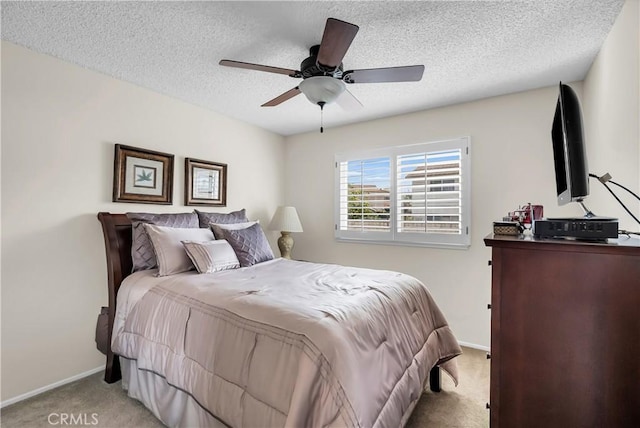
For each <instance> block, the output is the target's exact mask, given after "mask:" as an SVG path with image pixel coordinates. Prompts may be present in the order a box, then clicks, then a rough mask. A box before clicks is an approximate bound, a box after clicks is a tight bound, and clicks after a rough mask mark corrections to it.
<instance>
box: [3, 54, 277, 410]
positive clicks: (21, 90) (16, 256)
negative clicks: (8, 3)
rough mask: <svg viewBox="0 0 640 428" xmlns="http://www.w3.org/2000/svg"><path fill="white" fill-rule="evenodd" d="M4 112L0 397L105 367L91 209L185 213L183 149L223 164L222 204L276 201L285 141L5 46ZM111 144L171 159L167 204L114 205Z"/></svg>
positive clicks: (260, 214) (102, 269) (253, 209)
mask: <svg viewBox="0 0 640 428" xmlns="http://www.w3.org/2000/svg"><path fill="white" fill-rule="evenodd" d="M2 115H3V116H2V398H1V399H2V400H3V401H4V400H8V399H11V398H13V397H16V396H19V395H21V394H24V393H27V392H29V391H32V390H34V389H36V388H40V387H43V386H46V385H49V384H51V383H54V382H57V381H60V380H62V379H66V378H69V377H71V376H74V375H77V374H79V373H82V372H85V371H88V370H91V369H94V368H96V367H98V366H100V365H102V364H103V363H104V357H103V356H102V355H101V354H100V353H99V352H98V351H96V349H95V344H94V342H93V334H94V329H95V322H96V317H97V314H98V312H99V310H100V306H101V305H106V304H107V271H106V261H105V260H106V259H105V250H104V241H103V238H102V232H101V228H100V223H99V222H98V220H97V218H96V214H97V213H98V212H99V211H111V212H127V211H147V212H170V211H171V212H188V211H192V207H185V206H184V194H183V192H184V190H183V188H184V158H185V157H194V158H199V159H207V160H211V161H216V162H224V163H227V164H228V165H229V182H228V200H227V207H226V208H223V209H219V211H230V210H234V209H239V208H243V207H244V208H247V211H248V215H249V216H250V217H251V218H259V219H260V220H261V221H262V222H268V221H269V220H270V217H271V215H272V214H273V212H274V211H275V208H276V207H277V205H279V204H281V203H282V202H283V201H284V192H283V190H284V179H283V177H284V174H283V172H282V171H281V165H282V162H283V160H284V141H283V138H282V137H280V136H278V135H275V134H272V133H270V132H267V131H264V130H261V129H259V128H257V127H254V126H250V125H247V124H245V123H242V122H239V121H236V120H232V119H229V118H227V117H225V116H222V115H219V114H216V113H213V112H211V111H207V110H204V109H201V108H198V107H195V106H193V105H189V104H186V103H183V102H181V101H178V100H175V99H172V98H169V97H166V96H163V95H160V94H157V93H154V92H151V91H148V90H145V89H142V88H140V87H137V86H134V85H131V84H128V83H124V82H122V81H118V80H115V79H112V78H109V77H106V76H104V75H101V74H98V73H95V72H92V71H89V70H86V69H83V68H80V67H77V66H74V65H71V64H69V63H66V62H63V61H60V60H57V59H54V58H52V57H48V56H44V55H40V54H36V53H34V52H32V51H30V50H27V49H24V48H22V47H18V46H16V45H13V44H10V43H6V42H2ZM114 143H121V144H127V145H132V146H136V147H144V148H148V149H153V150H157V151H161V152H168V153H173V154H175V155H176V158H175V162H176V163H175V171H174V177H175V179H174V194H173V197H174V199H173V200H174V204H173V206H163V205H140V204H122V203H121V204H116V203H112V202H111V194H112V183H113V182H112V174H113V152H114ZM211 210H212V211H214V210H215V209H211ZM271 238H272V239H273V238H274V236H271Z"/></svg>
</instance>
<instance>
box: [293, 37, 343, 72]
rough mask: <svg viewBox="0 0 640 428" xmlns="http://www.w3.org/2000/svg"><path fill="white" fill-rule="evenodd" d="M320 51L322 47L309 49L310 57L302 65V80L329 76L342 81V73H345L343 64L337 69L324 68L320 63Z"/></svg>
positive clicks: (316, 46) (317, 46)
mask: <svg viewBox="0 0 640 428" xmlns="http://www.w3.org/2000/svg"><path fill="white" fill-rule="evenodd" d="M319 49H320V45H314V46H311V49H309V57H308V58H306V59H305V60H304V61H302V62H301V63H300V70H301V71H300V72H301V74H302V78H303V79H306V78H307V77H314V76H329V77H335V78H336V79H342V73H343V72H344V70H343V68H342V63H340V65H339V66H338V67H335V68H334V67H327V66H323V65H322V64H320V63H319V62H318V50H319Z"/></svg>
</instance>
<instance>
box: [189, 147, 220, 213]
mask: <svg viewBox="0 0 640 428" xmlns="http://www.w3.org/2000/svg"><path fill="white" fill-rule="evenodd" d="M184 170H185V172H184V177H185V179H184V204H185V205H206V206H217V207H226V206H227V164H224V163H216V162H209V161H204V160H199V159H192V158H186V159H185V160H184Z"/></svg>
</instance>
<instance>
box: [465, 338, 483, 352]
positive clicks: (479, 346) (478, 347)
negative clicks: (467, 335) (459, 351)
mask: <svg viewBox="0 0 640 428" xmlns="http://www.w3.org/2000/svg"><path fill="white" fill-rule="evenodd" d="M458 344H459V345H460V346H465V347H467V348H473V349H479V350H481V351H487V352H489V351H490V350H491V348H489V347H488V346H482V345H476V344H475V343H469V342H462V341H460V340H458Z"/></svg>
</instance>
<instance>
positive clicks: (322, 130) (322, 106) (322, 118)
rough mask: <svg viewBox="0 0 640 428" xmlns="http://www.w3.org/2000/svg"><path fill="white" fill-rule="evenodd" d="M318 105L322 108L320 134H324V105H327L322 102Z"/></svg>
mask: <svg viewBox="0 0 640 428" xmlns="http://www.w3.org/2000/svg"><path fill="white" fill-rule="evenodd" d="M318 105H319V106H320V133H321V134H322V133H323V132H324V126H323V125H324V105H325V103H324V102H322V101H320V102H319V103H318Z"/></svg>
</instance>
